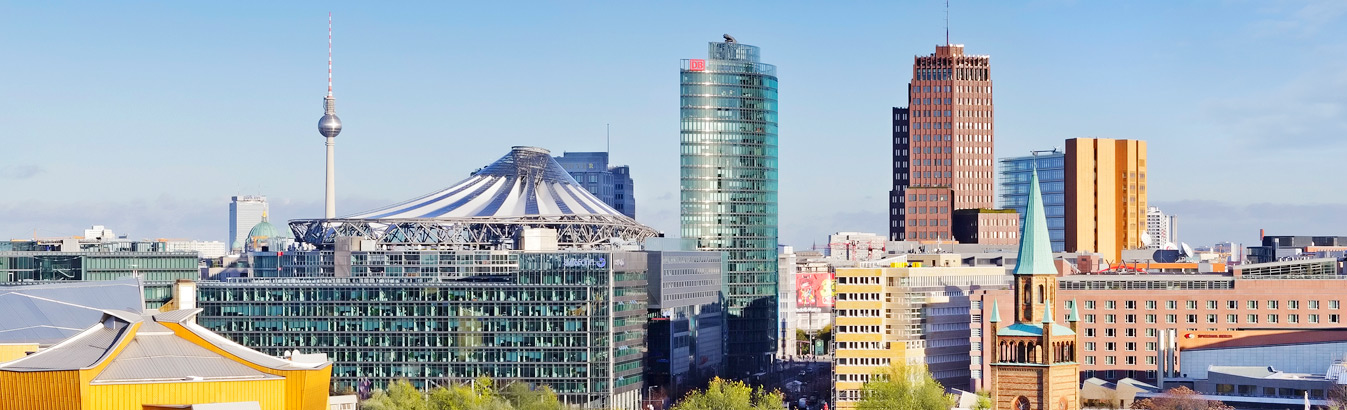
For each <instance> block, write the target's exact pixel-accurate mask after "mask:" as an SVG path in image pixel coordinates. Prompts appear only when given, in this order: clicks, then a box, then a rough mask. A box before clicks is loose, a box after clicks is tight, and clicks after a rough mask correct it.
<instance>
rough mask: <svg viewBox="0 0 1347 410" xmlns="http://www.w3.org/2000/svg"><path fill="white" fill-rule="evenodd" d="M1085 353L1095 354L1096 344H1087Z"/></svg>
mask: <svg viewBox="0 0 1347 410" xmlns="http://www.w3.org/2000/svg"><path fill="white" fill-rule="evenodd" d="M1085 351H1087V352H1093V351H1094V342H1085Z"/></svg>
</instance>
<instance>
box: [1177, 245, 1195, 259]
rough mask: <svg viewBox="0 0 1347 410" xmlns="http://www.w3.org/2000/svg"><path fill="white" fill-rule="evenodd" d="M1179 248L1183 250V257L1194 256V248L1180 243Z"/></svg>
mask: <svg viewBox="0 0 1347 410" xmlns="http://www.w3.org/2000/svg"><path fill="white" fill-rule="evenodd" d="M1179 248H1180V249H1182V250H1183V256H1193V248H1192V247H1190V246H1188V244H1186V243H1183V242H1179Z"/></svg>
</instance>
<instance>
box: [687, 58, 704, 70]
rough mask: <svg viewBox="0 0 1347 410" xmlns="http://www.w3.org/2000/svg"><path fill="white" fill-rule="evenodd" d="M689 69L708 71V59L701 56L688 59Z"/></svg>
mask: <svg viewBox="0 0 1347 410" xmlns="http://www.w3.org/2000/svg"><path fill="white" fill-rule="evenodd" d="M688 71H706V60H702V59H700V58H698V59H693V60H688Z"/></svg>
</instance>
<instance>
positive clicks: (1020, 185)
mask: <svg viewBox="0 0 1347 410" xmlns="http://www.w3.org/2000/svg"><path fill="white" fill-rule="evenodd" d="M1035 165H1037V167H1038V180H1039V189H1041V190H1042V192H1043V211H1044V212H1045V213H1046V214H1047V218H1048V237H1049V238H1050V239H1051V240H1052V251H1053V252H1063V251H1065V249H1066V154H1065V153H1063V152H1061V151H1060V150H1053V151H1051V152H1048V153H1044V154H1040V155H1036V156H1027V157H1014V158H1002V159H1001V207H1002V208H1008V209H1014V210H1015V212H1018V213H1019V214H1020V226H1024V213H1025V211H1027V210H1028V204H1029V179H1030V174H1032V173H1033V170H1034V166H1035Z"/></svg>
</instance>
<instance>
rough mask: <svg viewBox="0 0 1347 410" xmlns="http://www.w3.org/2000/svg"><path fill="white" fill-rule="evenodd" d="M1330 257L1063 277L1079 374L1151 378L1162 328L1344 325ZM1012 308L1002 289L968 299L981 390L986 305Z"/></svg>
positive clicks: (1342, 282) (1344, 280) (1345, 291)
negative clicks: (1220, 268) (1076, 335)
mask: <svg viewBox="0 0 1347 410" xmlns="http://www.w3.org/2000/svg"><path fill="white" fill-rule="evenodd" d="M1339 265H1340V262H1339V261H1338V260H1336V259H1332V258H1327V259H1311V260H1298V261H1287V262H1273V263H1264V264H1251V265H1240V266H1237V267H1234V268H1233V271H1232V272H1231V273H1214V274H1140V275H1133V274H1129V275H1066V276H1062V277H1061V279H1060V281H1059V282H1058V285H1059V289H1060V291H1059V292H1058V295H1059V298H1060V299H1061V300H1062V301H1064V302H1067V304H1068V305H1070V304H1071V303H1072V302H1073V301H1074V303H1079V306H1077V307H1078V311H1079V313H1080V316H1081V317H1080V332H1081V337H1080V341H1081V346H1079V349H1080V350H1079V353H1080V356H1081V358H1082V362H1081V365H1080V370H1081V372H1082V378H1090V377H1098V378H1101V379H1105V380H1109V381H1116V380H1118V379H1122V378H1124V377H1130V378H1133V379H1138V380H1142V381H1146V382H1149V383H1155V381H1156V379H1157V371H1158V368H1159V367H1158V363H1157V362H1158V359H1157V357H1158V355H1159V354H1160V353H1158V349H1157V344H1158V338H1159V334H1160V333H1163V332H1164V331H1166V330H1173V331H1176V332H1178V333H1180V334H1181V333H1183V332H1187V331H1227V330H1259V329H1320V328H1341V327H1344V326H1345V325H1347V321H1344V319H1345V317H1344V315H1347V310H1344V309H1343V306H1342V303H1343V302H1344V301H1347V296H1345V295H1347V276H1344V275H1342V274H1341V268H1340V267H1339ZM993 302H996V305H999V306H1001V307H1002V310H1003V311H1002V312H1001V314H1002V315H1008V314H1009V313H1011V312H1010V311H1009V308H1008V307H1009V306H1013V297H1012V295H1011V294H1010V292H1009V291H1004V290H979V291H975V292H973V294H972V296H971V303H970V305H971V314H972V315H973V316H974V317H976V318H978V319H980V320H979V321H976V322H974V328H973V337H972V339H971V340H972V346H971V349H970V350H971V352H970V356H971V357H973V358H975V359H974V361H973V365H972V366H971V369H972V372H971V374H972V387H973V388H974V389H983V388H987V387H988V385H989V380H987V377H986V376H987V375H988V371H989V369H988V365H987V364H986V363H985V362H981V363H979V361H978V360H977V359H976V358H978V357H982V356H984V355H985V354H986V353H987V352H986V349H985V347H986V346H987V344H986V343H989V342H990V340H991V339H990V335H988V334H987V329H989V327H988V323H987V321H986V320H985V319H984V318H987V317H990V316H991V312H990V309H991V307H992V306H994V304H993Z"/></svg>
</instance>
